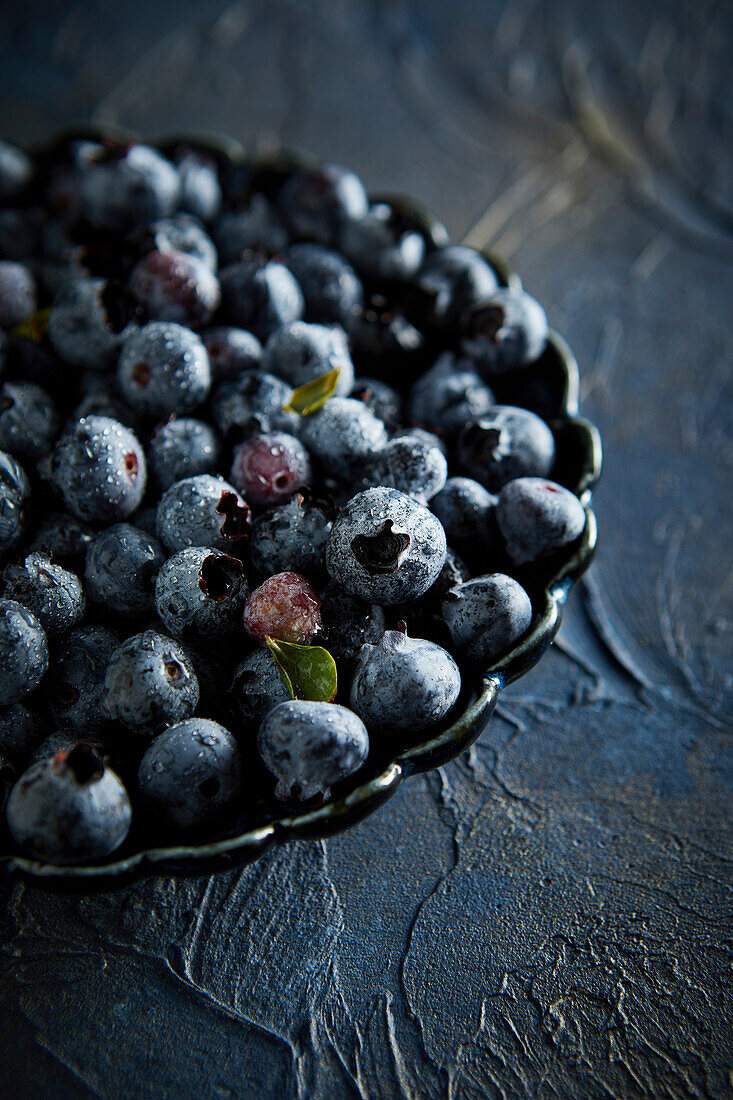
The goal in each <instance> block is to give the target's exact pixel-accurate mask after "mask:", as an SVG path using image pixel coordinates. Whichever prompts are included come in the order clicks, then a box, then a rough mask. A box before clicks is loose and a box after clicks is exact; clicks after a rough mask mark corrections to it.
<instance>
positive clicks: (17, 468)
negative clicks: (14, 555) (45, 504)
mask: <svg viewBox="0 0 733 1100" xmlns="http://www.w3.org/2000/svg"><path fill="white" fill-rule="evenodd" d="M30 495H31V487H30V483H29V481H28V478H27V477H26V475H25V470H24V469H23V467H22V466H21V465H20V463H19V462H16V460H15V459H14V458H13V457H12V455H9V454H5V452H4V451H0V552H4V551H5V550H9V549H10V548H11V547H13V546H15V544H16V542H18V540H19V539H20V537H21V535H22V534H23V531H24V529H25V525H26V517H27V510H28V500H29V498H30Z"/></svg>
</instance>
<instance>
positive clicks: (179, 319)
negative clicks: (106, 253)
mask: <svg viewBox="0 0 733 1100" xmlns="http://www.w3.org/2000/svg"><path fill="white" fill-rule="evenodd" d="M130 292H131V294H132V296H133V298H134V299H135V301H136V302H138V303H139V304H140V305H141V306H142V307H143V309H144V310H145V312H146V313H147V315H148V317H150V318H152V319H153V320H156V321H173V322H174V323H176V324H180V325H188V326H189V327H190V328H200V327H201V326H202V325H205V324H207V323H208V322H209V321H210V320H211V318H212V317H213V316H214V314H215V313H216V310H217V309H218V308H219V302H220V300H221V291H220V289H219V280H218V279H217V277H216V275H215V274H214V273H213V271H212V270H211V268H210V267H208V266H207V265H206V264H205V263H204V262H203V261H202V260H198V259H197V258H196V257H195V256H191V255H189V254H188V253H187V252H149V253H148V254H147V256H145V257H143V259H142V260H140V262H139V263H138V264H136V266H135V267H134V269H133V271H132V274H131V275H130Z"/></svg>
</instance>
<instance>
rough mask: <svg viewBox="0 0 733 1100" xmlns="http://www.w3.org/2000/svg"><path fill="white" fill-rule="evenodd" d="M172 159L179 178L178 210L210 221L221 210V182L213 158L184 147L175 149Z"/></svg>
mask: <svg viewBox="0 0 733 1100" xmlns="http://www.w3.org/2000/svg"><path fill="white" fill-rule="evenodd" d="M173 159H174V163H175V165H176V168H177V169H178V175H179V176H180V179H181V197H180V200H179V206H180V208H181V210H185V211H186V213H187V214H193V215H194V216H195V217H197V218H200V219H201V220H202V221H204V222H210V221H213V220H214V218H215V217H216V215H217V214H218V213H219V210H220V209H221V184H220V183H219V176H218V173H217V171H216V165H215V163H214V161H213V160H211V159H210V158H209V157H207V156H205V155H202V154H201V153H199V152H197V151H196V150H195V149H186V148H182V149H181V150H179V151H178V152H177V153H176V154H175V155H174V158H173ZM181 216H182V215H180V214H179V215H178V217H179V218H180V217H181Z"/></svg>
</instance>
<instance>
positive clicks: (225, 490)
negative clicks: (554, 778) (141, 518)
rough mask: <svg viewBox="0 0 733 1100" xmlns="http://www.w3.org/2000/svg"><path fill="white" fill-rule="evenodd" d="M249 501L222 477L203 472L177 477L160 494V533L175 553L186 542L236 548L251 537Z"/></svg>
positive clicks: (193, 544)
mask: <svg viewBox="0 0 733 1100" xmlns="http://www.w3.org/2000/svg"><path fill="white" fill-rule="evenodd" d="M250 526H251V512H250V508H249V505H248V504H247V503H246V501H245V500H244V499H243V498H242V497H241V496H240V495H239V493H238V492H237V491H236V489H235V488H234V486H232V485H230V484H229V483H228V482H227V481H224V478H222V477H214V476H212V475H211V474H199V475H198V476H197V477H187V478H184V479H183V481H177V482H176V483H175V484H174V485H171V487H170V489H166V491H165V492H164V493H163V495H162V497H161V498H160V502H159V504H158V510H157V513H156V527H157V531H158V537H159V539H160V541H161V542H162V543H163V545H164V546H165V547H166V548H167V549H168V550H170V551H171V553H175V551H176V550H183V549H184V547H186V546H210V547H212V549H214V550H224V551H231V550H236V549H237V547H238V545H239V544H243V542H244V540H246V539H247V538H248V537H249V531H250Z"/></svg>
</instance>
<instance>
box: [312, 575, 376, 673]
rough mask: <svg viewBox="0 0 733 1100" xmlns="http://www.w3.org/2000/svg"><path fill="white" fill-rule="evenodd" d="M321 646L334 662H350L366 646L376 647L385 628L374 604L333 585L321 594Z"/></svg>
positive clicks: (328, 586) (329, 585) (330, 584)
mask: <svg viewBox="0 0 733 1100" xmlns="http://www.w3.org/2000/svg"><path fill="white" fill-rule="evenodd" d="M321 621H322V624H323V625H322V630H321V632H322V634H323V638H324V645H325V646H326V648H327V649H328V651H329V653H330V654H331V655H332V656H333V657H335V658H336V659H337V660H342V661H353V660H354V659H355V658H356V657H357V656H358V654H359V652H360V650H361V648H362V646H363V645H365V644H366V643H367V642H371V643H376V642H378V641H379V639H380V638H381V637H382V634H383V633H384V628H385V618H384V611H383V610H382V608H381V607H380V606H379V605H378V604H374V603H367V601H366V600H361V599H359V597H358V596H352V595H351V593H350V592H344V590H343V589H342V588H341V587H340V586H339V585H337V584H334V583H333V582H331V583H329V584H328V585H327V587H326V589H325V590H324V591H323V593H322V594H321Z"/></svg>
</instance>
